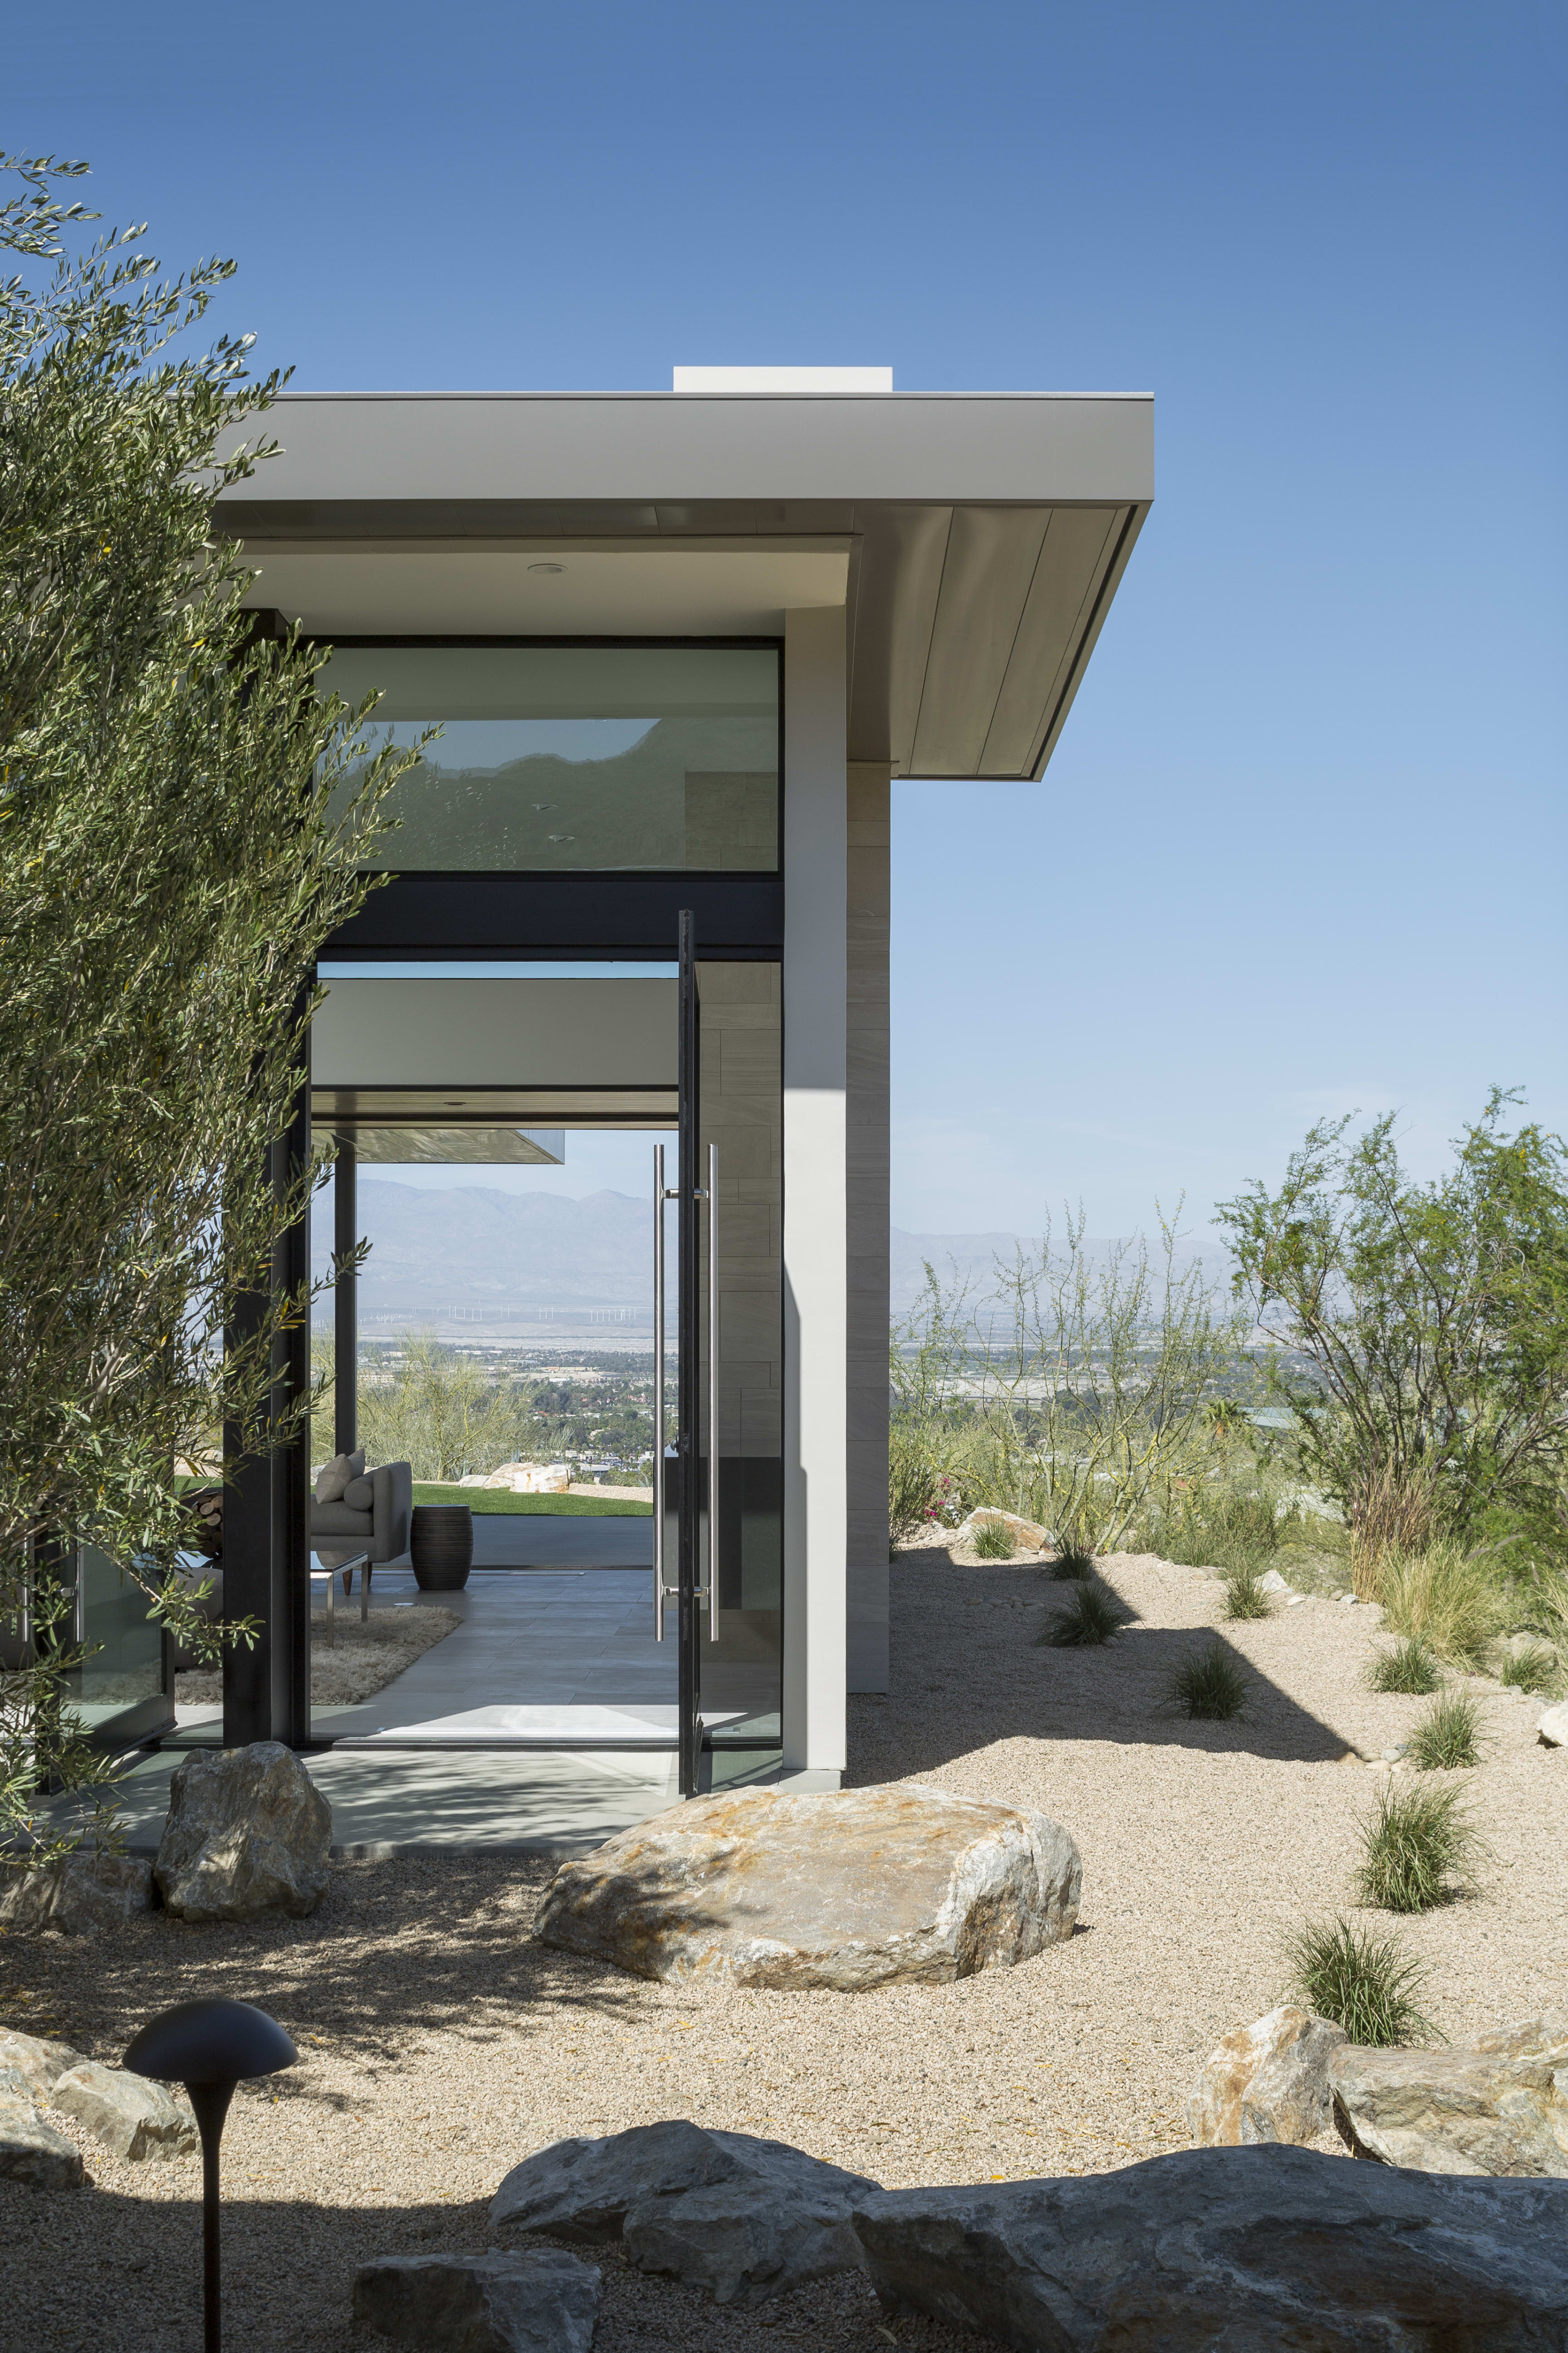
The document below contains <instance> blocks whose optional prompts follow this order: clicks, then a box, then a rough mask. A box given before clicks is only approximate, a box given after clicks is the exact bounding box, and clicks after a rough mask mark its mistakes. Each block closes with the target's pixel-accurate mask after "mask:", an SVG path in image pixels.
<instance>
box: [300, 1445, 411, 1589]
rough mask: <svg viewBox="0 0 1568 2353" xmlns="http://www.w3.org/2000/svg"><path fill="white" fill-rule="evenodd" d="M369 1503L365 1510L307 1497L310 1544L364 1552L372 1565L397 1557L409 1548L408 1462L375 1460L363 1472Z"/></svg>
mask: <svg viewBox="0 0 1568 2353" xmlns="http://www.w3.org/2000/svg"><path fill="white" fill-rule="evenodd" d="M365 1477H366V1478H367V1479H368V1480H369V1481H370V1482H371V1490H372V1498H373V1500H372V1503H371V1508H370V1510H369V1511H368V1512H366V1511H356V1510H355V1509H354V1507H353V1504H349V1503H346V1502H344V1503H339V1504H318V1503H317V1501H316V1499H315V1497H314V1496H313V1495H312V1496H311V1498H310V1544H311V1547H312V1549H315V1548H319V1547H320V1546H326V1547H327V1549H328V1550H329V1551H331V1549H333V1548H334V1547H337V1548H340V1549H342V1550H343V1551H345V1552H346V1551H353V1552H367V1553H368V1554H369V1555H370V1560H371V1567H373V1568H374V1567H377V1566H378V1564H380V1563H382V1562H384V1561H389V1560H400V1559H401V1558H402V1556H403V1555H404V1554H405V1552H406V1551H407V1550H408V1536H409V1531H410V1529H411V1527H412V1525H413V1519H414V1470H413V1466H412V1464H410V1463H407V1462H378V1463H376V1464H375V1465H374V1468H372V1469H371V1470H369V1471H367V1472H365Z"/></svg>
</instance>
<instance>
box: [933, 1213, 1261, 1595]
mask: <svg viewBox="0 0 1568 2353" xmlns="http://www.w3.org/2000/svg"><path fill="white" fill-rule="evenodd" d="M1182 1243H1183V1237H1182V1236H1181V1235H1179V1234H1178V1233H1177V1231H1176V1229H1175V1228H1174V1226H1173V1225H1170V1224H1168V1223H1166V1222H1165V1221H1164V1220H1163V1219H1162V1220H1161V1228H1160V1237H1159V1240H1157V1241H1155V1242H1154V1243H1152V1244H1151V1243H1149V1242H1147V1241H1145V1240H1142V1239H1135V1240H1131V1241H1118V1242H1113V1243H1110V1244H1109V1245H1106V1244H1101V1243H1095V1242H1089V1241H1088V1240H1086V1239H1085V1233H1084V1225H1083V1219H1082V1217H1081V1214H1079V1215H1078V1216H1071V1215H1069V1216H1068V1219H1067V1220H1066V1222H1065V1225H1064V1227H1063V1228H1062V1229H1059V1230H1058V1232H1057V1233H1054V1234H1053V1233H1052V1232H1051V1231H1050V1230H1048V1229H1047V1232H1046V1234H1045V1235H1044V1237H1043V1238H1042V1240H1040V1242H1039V1243H1038V1244H1037V1246H1034V1247H1031V1248H1027V1249H1023V1248H1020V1249H1019V1250H1016V1253H1015V1255H1014V1257H1013V1258H1012V1260H1011V1261H1005V1260H998V1261H996V1263H995V1266H994V1272H993V1278H992V1281H991V1282H990V1283H989V1285H988V1286H986V1287H984V1290H982V1291H981V1292H980V1293H977V1294H975V1295H971V1293H970V1292H969V1290H968V1288H967V1287H966V1285H965V1284H963V1282H956V1281H955V1282H952V1283H951V1284H947V1283H944V1282H942V1280H941V1278H940V1277H939V1276H938V1275H937V1273H936V1271H935V1270H934V1269H933V1268H932V1267H931V1266H929V1265H928V1266H927V1268H926V1288H925V1293H924V1296H923V1297H922V1299H921V1302H920V1303H919V1304H918V1306H917V1308H916V1309H915V1311H914V1313H913V1314H912V1315H910V1317H909V1318H908V1319H907V1320H906V1321H905V1322H903V1323H902V1324H900V1325H898V1326H897V1327H896V1328H895V1330H894V1332H893V1334H892V1345H891V1353H890V1357H889V1373H890V1377H891V1382H892V1388H893V1409H892V1424H893V1444H892V1466H893V1467H892V1486H891V1501H892V1505H893V1511H894V1521H895V1525H896V1526H897V1525H900V1514H918V1511H919V1509H920V1508H921V1507H920V1506H919V1503H918V1495H919V1489H920V1484H921V1478H922V1477H923V1476H924V1472H923V1470H922V1468H921V1465H922V1462H923V1461H932V1462H939V1463H940V1464H941V1465H942V1467H943V1468H944V1469H946V1470H947V1471H948V1472H950V1473H952V1474H954V1475H955V1476H956V1477H957V1479H958V1482H959V1484H960V1486H961V1488H962V1491H963V1501H964V1503H965V1504H966V1505H968V1506H971V1507H973V1505H975V1504H995V1505H997V1506H998V1507H1000V1508H1002V1509H1004V1510H1006V1511H1012V1512H1017V1513H1019V1514H1022V1515H1023V1516H1024V1517H1026V1518H1028V1519H1033V1520H1038V1521H1040V1522H1041V1523H1042V1524H1043V1525H1045V1526H1047V1527H1048V1528H1052V1529H1054V1530H1055V1532H1056V1534H1057V1535H1058V1537H1059V1538H1060V1539H1061V1540H1062V1541H1063V1542H1064V1543H1067V1542H1071V1543H1073V1544H1075V1545H1081V1546H1083V1547H1084V1549H1085V1550H1089V1551H1100V1552H1106V1551H1110V1550H1111V1549H1112V1548H1113V1547H1114V1546H1116V1545H1117V1544H1119V1543H1120V1542H1121V1539H1122V1537H1123V1536H1124V1535H1126V1534H1127V1532H1128V1531H1129V1530H1130V1529H1131V1528H1132V1527H1133V1526H1135V1525H1140V1524H1141V1523H1142V1520H1143V1518H1144V1517H1145V1516H1146V1514H1147V1513H1148V1511H1149V1508H1150V1506H1151V1504H1152V1502H1154V1501H1156V1500H1157V1499H1158V1498H1159V1497H1160V1496H1162V1495H1163V1494H1164V1493H1166V1492H1167V1491H1168V1490H1169V1488H1170V1486H1171V1484H1172V1482H1173V1480H1175V1479H1176V1478H1177V1477H1178V1476H1180V1475H1181V1474H1182V1473H1183V1472H1184V1471H1185V1469H1186V1468H1187V1466H1188V1464H1189V1462H1190V1461H1192V1460H1194V1459H1198V1458H1200V1457H1202V1458H1203V1459H1206V1452H1205V1437H1206V1415H1207V1411H1208V1409H1209V1407H1210V1406H1211V1405H1212V1403H1213V1392H1214V1389H1215V1384H1216V1383H1217V1382H1218V1381H1219V1379H1220V1378H1221V1377H1225V1376H1228V1375H1229V1374H1231V1373H1232V1372H1233V1370H1234V1366H1235V1361H1236V1352H1237V1347H1238V1345H1240V1342H1241V1339H1242V1336H1243V1329H1244V1327H1243V1323H1242V1319H1241V1318H1240V1316H1239V1314H1237V1313H1236V1312H1234V1311H1233V1310H1231V1309H1230V1308H1229V1307H1227V1306H1223V1305H1222V1304H1221V1303H1220V1297H1219V1293H1218V1290H1217V1287H1216V1286H1215V1284H1213V1283H1212V1282H1210V1281H1209V1280H1208V1278H1207V1276H1206V1275H1205V1271H1204V1268H1203V1264H1202V1261H1200V1260H1198V1259H1195V1258H1188V1257H1185V1256H1184V1251H1183V1248H1182ZM911 1472H912V1473H913V1474H914V1475H912V1476H911Z"/></svg>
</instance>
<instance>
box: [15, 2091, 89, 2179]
mask: <svg viewBox="0 0 1568 2353" xmlns="http://www.w3.org/2000/svg"><path fill="white" fill-rule="evenodd" d="M85 2178H86V2175H85V2168H84V2167H83V2165H82V2161H81V2151H80V2149H79V2148H78V2147H77V2145H76V2143H75V2142H74V2141H69V2140H68V2139H67V2138H66V2137H65V2135H64V2133H62V2132H57V2131H56V2130H55V2128H54V2126H53V2125H47V2124H46V2123H45V2122H44V2119H43V2117H42V2116H40V2115H39V2114H38V2111H37V2107H36V2106H35V2105H34V2103H33V2099H32V2095H31V2093H30V2092H29V2090H28V2086H27V2082H26V2077H25V2076H23V2075H21V2074H19V2073H17V2071H16V2068H15V2067H5V2068H0V2180H5V2181H25V2182H26V2184H27V2185H28V2187H29V2188H30V2189H80V2188H81V2185H82V2182H83V2180H84V2179H85Z"/></svg>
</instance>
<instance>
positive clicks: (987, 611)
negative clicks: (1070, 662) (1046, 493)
mask: <svg viewBox="0 0 1568 2353" xmlns="http://www.w3.org/2000/svg"><path fill="white" fill-rule="evenodd" d="M1049 521H1050V510H1049V508H1046V507H1032V508H1031V507H955V508H954V509H953V513H952V532H951V533H950V534H949V538H948V543H947V560H946V562H945V564H944V565H943V566H942V593H941V596H939V597H938V599H937V607H936V620H935V625H934V627H933V628H932V631H931V650H930V654H929V656H928V658H927V661H926V673H925V683H924V687H923V689H922V691H921V706H920V717H919V720H918V722H917V723H916V728H915V741H914V754H913V762H912V765H913V770H914V773H915V774H916V775H917V776H974V775H976V774H977V773H978V771H979V767H980V755H981V753H982V751H983V750H984V744H985V737H986V734H987V733H988V731H989V729H990V725H991V718H992V713H993V712H994V709H995V707H996V697H997V694H998V692H999V691H1000V690H1001V685H1002V681H1003V679H1004V677H1005V675H1006V670H1007V663H1008V659H1009V657H1010V656H1011V654H1012V651H1013V646H1014V641H1015V639H1016V637H1017V633H1018V617H1019V615H1020V613H1021V612H1022V611H1023V609H1024V603H1025V599H1026V596H1028V593H1029V584H1030V582H1031V581H1032V580H1033V579H1034V577H1035V575H1036V571H1037V566H1038V565H1039V561H1040V546H1041V542H1042V541H1043V540H1044V539H1045V538H1046V530H1047V523H1048V522H1049ZM1046 560H1047V565H1048V563H1049V556H1048V555H1047V559H1046Z"/></svg>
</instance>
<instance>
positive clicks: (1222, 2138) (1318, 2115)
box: [1187, 2003, 1346, 2148]
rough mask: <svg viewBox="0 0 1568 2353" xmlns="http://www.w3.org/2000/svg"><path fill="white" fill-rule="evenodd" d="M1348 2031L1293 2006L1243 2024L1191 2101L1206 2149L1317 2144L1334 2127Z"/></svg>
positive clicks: (1194, 2125) (1208, 2066) (1216, 2054)
mask: <svg viewBox="0 0 1568 2353" xmlns="http://www.w3.org/2000/svg"><path fill="white" fill-rule="evenodd" d="M1345 2039H1346V2038H1345V2031H1344V2029H1343V2027H1342V2026H1334V2025H1332V2024H1331V2022H1330V2021H1329V2020H1328V2019H1326V2018H1313V2017H1312V2016H1311V2015H1310V2013H1309V2012H1308V2011H1307V2010H1297V2009H1295V2008H1294V2007H1292V2006H1291V2005H1290V2004H1289V2003H1288V2004H1286V2006H1285V2007H1284V2008H1283V2009H1280V2010H1270V2011H1269V2012H1268V2016H1267V2017H1266V2018H1260V2019H1258V2020H1257V2021H1256V2022H1255V2023H1254V2024H1253V2025H1251V2026H1235V2027H1232V2029H1231V2031H1230V2032H1229V2033H1228V2034H1227V2035H1226V2036H1225V2037H1224V2039H1223V2041H1222V2042H1220V2043H1219V2045H1218V2047H1217V2049H1215V2050H1214V2051H1211V2052H1210V2053H1209V2055H1208V2057H1207V2059H1206V2060H1205V2062H1204V2070H1203V2073H1202V2074H1201V2075H1200V2076H1199V2077H1198V2080H1197V2084H1196V2086H1195V2088H1194V2092H1193V2094H1192V2096H1191V2098H1190V2099H1189V2100H1188V2102H1187V2130H1188V2132H1189V2133H1190V2134H1191V2135H1192V2137H1193V2139H1194V2141H1195V2142H1197V2143H1198V2145H1199V2146H1200V2147H1230V2148H1234V2147H1238V2146H1242V2145H1246V2146H1248V2147H1250V2146H1253V2145H1255V2144H1256V2143H1258V2142H1260V2141H1292V2142H1296V2143H1298V2144H1299V2143H1300V2142H1302V2141H1309V2140H1315V2139H1316V2137H1317V2136H1318V2135H1319V2133H1321V2132H1326V2131H1327V2129H1328V2127H1329V2126H1330V2125H1331V2123H1332V2122H1333V2102H1332V2099H1331V2095H1330V2092H1329V2060H1330V2057H1331V2054H1332V2053H1333V2052H1335V2051H1337V2050H1338V2049H1339V2047H1340V2045H1341V2043H1342V2042H1344V2041H1345Z"/></svg>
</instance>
